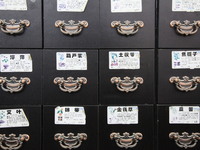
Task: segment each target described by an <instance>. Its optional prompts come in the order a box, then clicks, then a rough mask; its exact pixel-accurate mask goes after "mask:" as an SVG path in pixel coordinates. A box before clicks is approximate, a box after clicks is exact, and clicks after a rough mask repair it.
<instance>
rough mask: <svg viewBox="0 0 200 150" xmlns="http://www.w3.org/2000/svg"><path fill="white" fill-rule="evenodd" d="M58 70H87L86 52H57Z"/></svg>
mask: <svg viewBox="0 0 200 150" xmlns="http://www.w3.org/2000/svg"><path fill="white" fill-rule="evenodd" d="M56 66H57V67H56V69H57V70H87V54H86V52H57V53H56Z"/></svg>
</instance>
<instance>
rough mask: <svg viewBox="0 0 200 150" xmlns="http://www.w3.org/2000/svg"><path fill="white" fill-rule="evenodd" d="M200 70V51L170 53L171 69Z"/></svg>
mask: <svg viewBox="0 0 200 150" xmlns="http://www.w3.org/2000/svg"><path fill="white" fill-rule="evenodd" d="M198 68H200V51H172V69H198Z"/></svg>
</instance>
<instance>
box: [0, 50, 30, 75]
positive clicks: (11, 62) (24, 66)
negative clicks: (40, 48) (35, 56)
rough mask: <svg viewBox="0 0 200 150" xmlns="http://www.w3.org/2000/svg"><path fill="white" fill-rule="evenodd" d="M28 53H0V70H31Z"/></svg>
mask: <svg viewBox="0 0 200 150" xmlns="http://www.w3.org/2000/svg"><path fill="white" fill-rule="evenodd" d="M32 71H33V64H32V58H31V55H30V54H0V72H32Z"/></svg>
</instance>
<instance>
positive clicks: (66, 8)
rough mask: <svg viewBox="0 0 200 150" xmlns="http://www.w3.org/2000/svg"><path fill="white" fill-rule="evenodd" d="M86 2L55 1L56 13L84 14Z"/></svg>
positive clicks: (85, 0) (76, 0)
mask: <svg viewBox="0 0 200 150" xmlns="http://www.w3.org/2000/svg"><path fill="white" fill-rule="evenodd" d="M87 3H88V0H57V11H58V12H84V11H85V8H86V5H87Z"/></svg>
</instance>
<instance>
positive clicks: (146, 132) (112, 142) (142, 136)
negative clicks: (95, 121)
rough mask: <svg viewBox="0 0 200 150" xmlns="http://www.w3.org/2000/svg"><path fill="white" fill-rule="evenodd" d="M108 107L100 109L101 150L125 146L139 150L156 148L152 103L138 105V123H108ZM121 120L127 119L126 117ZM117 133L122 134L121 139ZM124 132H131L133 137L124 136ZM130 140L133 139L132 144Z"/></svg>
mask: <svg viewBox="0 0 200 150" xmlns="http://www.w3.org/2000/svg"><path fill="white" fill-rule="evenodd" d="M107 107H108V106H101V107H100V111H99V119H100V120H101V121H100V122H99V127H100V130H99V134H100V139H99V140H100V144H99V146H100V150H104V149H116V150H120V149H125V148H133V149H137V150H139V149H155V147H154V109H153V107H152V106H151V105H148V106H142V105H141V106H138V110H139V111H138V124H107ZM121 120H126V119H125V118H124V119H121ZM115 133H119V134H120V135H121V136H122V137H121V139H120V138H119V136H116V134H115ZM123 133H129V136H132V138H131V137H128V136H125V138H124V137H123V136H124V134H123ZM134 134H135V135H134ZM125 135H126V134H125ZM133 135H134V136H133ZM133 137H134V138H133ZM136 137H137V138H136ZM111 138H112V139H111ZM117 140H119V141H117ZM125 141H126V142H127V143H126V142H125ZM130 141H132V143H131V144H130ZM105 143H106V144H105ZM120 146H121V147H120Z"/></svg>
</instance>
